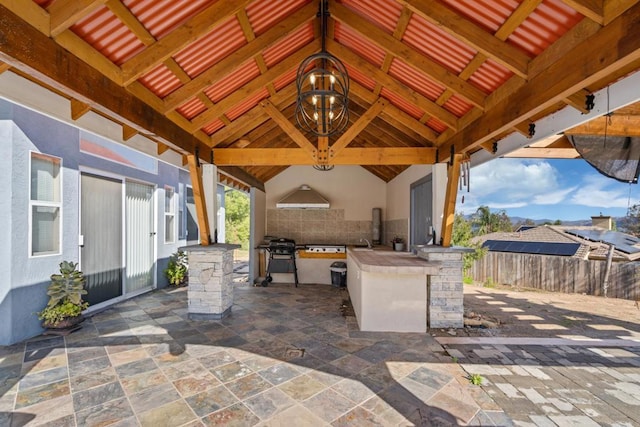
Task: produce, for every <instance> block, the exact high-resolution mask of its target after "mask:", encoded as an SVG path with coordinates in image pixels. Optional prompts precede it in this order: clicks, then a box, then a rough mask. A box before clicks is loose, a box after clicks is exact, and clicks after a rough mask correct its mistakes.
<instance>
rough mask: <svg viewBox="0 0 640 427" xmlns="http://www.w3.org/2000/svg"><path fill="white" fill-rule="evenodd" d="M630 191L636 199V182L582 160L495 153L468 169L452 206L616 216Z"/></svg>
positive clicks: (555, 215)
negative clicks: (468, 182)
mask: <svg viewBox="0 0 640 427" xmlns="http://www.w3.org/2000/svg"><path fill="white" fill-rule="evenodd" d="M629 191H631V193H630V194H631V197H630V201H631V205H633V204H636V203H640V187H639V184H631V185H630V184H625V183H622V182H619V181H616V180H614V179H612V178H608V177H606V176H604V175H602V174H600V172H598V171H597V170H595V169H594V168H593V167H592V166H591V165H589V164H588V163H587V162H585V161H584V160H554V159H539V160H532V159H505V158H498V159H494V160H492V161H490V162H487V163H484V164H482V165H479V166H476V167H473V168H472V169H471V191H470V192H467V190H466V188H463V189H462V190H460V189H459V190H458V200H457V203H456V212H463V213H464V214H470V213H473V212H475V211H476V209H477V208H478V206H481V205H485V206H489V208H490V209H491V211H492V212H493V211H496V210H501V209H504V210H505V211H506V212H507V215H509V216H510V217H515V216H518V217H523V218H531V219H550V220H556V219H560V220H565V221H572V220H579V219H587V220H588V219H590V218H591V216H593V215H599V214H600V213H602V214H603V215H611V216H614V217H618V216H625V215H626V214H627V207H628V204H629ZM463 196H464V202H462V197H463Z"/></svg>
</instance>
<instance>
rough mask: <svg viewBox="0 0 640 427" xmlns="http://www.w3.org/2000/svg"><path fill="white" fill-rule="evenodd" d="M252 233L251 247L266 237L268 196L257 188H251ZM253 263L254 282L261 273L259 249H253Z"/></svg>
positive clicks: (252, 278)
mask: <svg viewBox="0 0 640 427" xmlns="http://www.w3.org/2000/svg"><path fill="white" fill-rule="evenodd" d="M250 197H251V233H250V234H251V235H250V236H249V248H255V247H256V246H257V245H259V244H260V243H261V242H262V240H263V239H264V235H265V234H266V225H267V218H266V203H267V196H266V194H265V193H264V192H262V191H260V190H258V189H257V188H251V194H250ZM250 261H251V264H250V265H249V283H253V282H254V280H256V279H257V277H258V275H259V273H260V268H259V267H260V266H259V262H260V261H259V251H258V250H256V249H252V250H251V260H250Z"/></svg>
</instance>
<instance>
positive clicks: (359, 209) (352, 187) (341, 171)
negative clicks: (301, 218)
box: [265, 166, 387, 221]
mask: <svg viewBox="0 0 640 427" xmlns="http://www.w3.org/2000/svg"><path fill="white" fill-rule="evenodd" d="M302 184H308V185H309V186H311V188H313V189H314V190H315V191H317V192H318V193H320V194H321V195H322V196H324V197H325V198H326V199H327V200H329V203H330V204H331V209H344V219H345V220H368V221H371V217H372V213H371V210H372V209H373V208H382V211H383V212H382V214H383V218H384V215H385V208H386V206H387V185H386V183H385V182H384V181H383V180H381V179H380V178H378V177H376V176H375V175H373V174H371V173H369V172H368V171H367V170H365V169H363V168H362V167H360V166H336V167H335V168H334V169H333V170H331V171H327V172H321V171H317V170H315V169H313V168H312V167H311V166H291V167H289V168H287V169H286V170H285V171H284V172H282V173H281V174H279V175H277V176H276V177H274V178H272V179H270V180H269V181H267V182H266V183H265V190H266V193H267V194H266V195H267V198H266V208H267V209H274V208H275V207H276V202H277V201H278V200H280V199H281V198H282V197H284V196H286V195H287V194H289V193H290V192H291V191H293V190H295V189H297V188H298V187H300V185H302Z"/></svg>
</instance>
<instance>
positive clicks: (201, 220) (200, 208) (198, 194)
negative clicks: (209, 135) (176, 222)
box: [187, 154, 211, 246]
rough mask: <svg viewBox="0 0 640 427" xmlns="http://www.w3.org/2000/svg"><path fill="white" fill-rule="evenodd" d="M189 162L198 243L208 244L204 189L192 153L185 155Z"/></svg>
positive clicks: (207, 221) (208, 233)
mask: <svg viewBox="0 0 640 427" xmlns="http://www.w3.org/2000/svg"><path fill="white" fill-rule="evenodd" d="M187 162H188V163H189V173H190V175H191V185H192V186H193V198H194V199H195V203H196V214H197V216H198V228H199V229H200V244H201V245H202V246H209V236H210V235H211V233H210V231H209V220H208V219H207V205H206V204H205V200H204V190H203V188H202V175H201V174H200V169H199V168H198V164H197V161H196V156H194V155H193V154H189V155H187Z"/></svg>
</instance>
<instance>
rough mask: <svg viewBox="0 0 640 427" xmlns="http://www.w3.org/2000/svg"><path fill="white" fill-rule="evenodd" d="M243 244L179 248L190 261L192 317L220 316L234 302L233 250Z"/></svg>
mask: <svg viewBox="0 0 640 427" xmlns="http://www.w3.org/2000/svg"><path fill="white" fill-rule="evenodd" d="M239 247H240V245H226V244H215V245H210V246H201V245H194V246H187V247H184V248H180V249H181V250H183V251H185V252H186V253H187V259H188V262H189V287H188V289H187V294H188V301H189V318H190V319H193V320H219V319H222V318H223V317H226V316H227V315H229V314H230V313H231V306H232V305H233V250H234V249H237V248H239Z"/></svg>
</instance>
